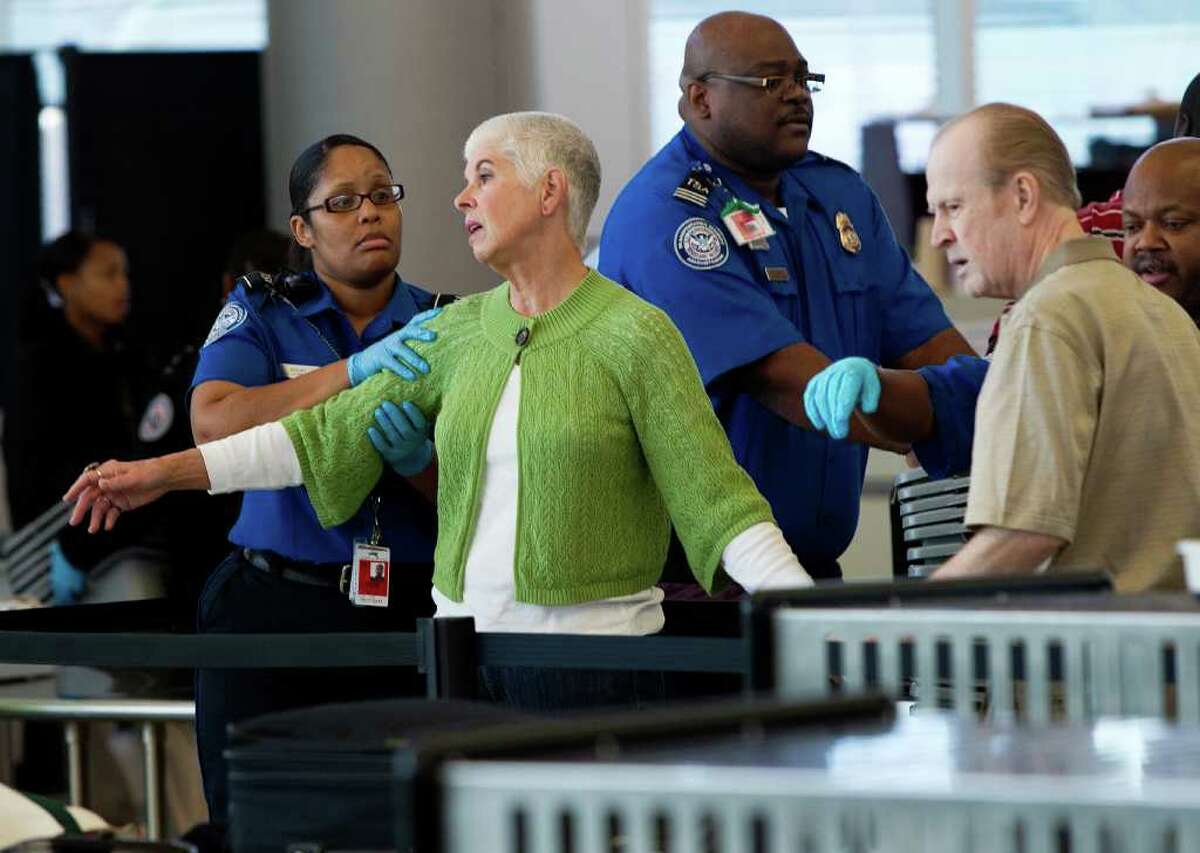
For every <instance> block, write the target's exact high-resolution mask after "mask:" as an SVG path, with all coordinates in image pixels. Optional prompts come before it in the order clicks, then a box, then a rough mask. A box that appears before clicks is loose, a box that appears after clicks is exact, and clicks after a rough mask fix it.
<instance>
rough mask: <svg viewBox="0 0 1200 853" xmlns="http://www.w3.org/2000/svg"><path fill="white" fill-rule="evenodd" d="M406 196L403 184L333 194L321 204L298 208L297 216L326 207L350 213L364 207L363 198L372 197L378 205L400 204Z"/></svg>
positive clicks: (330, 210) (326, 208)
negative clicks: (362, 191)
mask: <svg viewBox="0 0 1200 853" xmlns="http://www.w3.org/2000/svg"><path fill="white" fill-rule="evenodd" d="M402 198H404V185H403V184H387V185H385V186H382V187H376V188H375V189H373V190H371V191H370V192H368V193H338V194H337V195H331V196H330V197H329V198H327V199H325V201H323V202H321V203H320V204H316V205H313V206H312V207H306V208H305V209H304V210H297V211H296V215H297V216H303V215H304V214H306V213H312V212H313V211H314V210H320V209H322V208H324V209H325V210H328V211H329V212H330V213H350V212H351V211H354V210H358V209H359V208H360V207H362V204H363V199H370V200H371V204H373V205H375V206H376V207H383V206H384V205H387V204H398V203H399V202H400V199H402Z"/></svg>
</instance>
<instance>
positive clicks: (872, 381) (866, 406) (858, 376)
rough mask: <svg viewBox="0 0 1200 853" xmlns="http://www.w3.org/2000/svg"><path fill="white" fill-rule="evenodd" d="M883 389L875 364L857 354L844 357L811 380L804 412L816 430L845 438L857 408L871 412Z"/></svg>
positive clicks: (877, 405) (805, 393)
mask: <svg viewBox="0 0 1200 853" xmlns="http://www.w3.org/2000/svg"><path fill="white" fill-rule="evenodd" d="M880 391H881V386H880V383H879V371H878V370H876V368H875V365H874V364H872V363H871V362H869V361H867V359H865V358H859V357H858V356H854V357H851V358H843V359H841V360H839V361H835V362H834V363H833V364H831V365H829V366H828V367H826V368H825V369H824V370H822V371H821V372H820V373H818V374H817V375H816V376H814V377H813V378H812V379H810V380H809V381H808V385H807V386H806V387H805V389H804V413H805V414H806V415H808V419H809V421H811V422H812V425H813V429H815V430H818V431H825V432H828V433H829V435H830V437H831V438H838V439H841V438H845V437H846V436H847V435H849V434H850V417H851V416H852V415H853V414H854V411H855V410H856V409H861V410H862V411H863V412H865V413H866V414H868V415H869V414H871V413H873V412H874V411H875V410H876V409H878V408H879V394H880Z"/></svg>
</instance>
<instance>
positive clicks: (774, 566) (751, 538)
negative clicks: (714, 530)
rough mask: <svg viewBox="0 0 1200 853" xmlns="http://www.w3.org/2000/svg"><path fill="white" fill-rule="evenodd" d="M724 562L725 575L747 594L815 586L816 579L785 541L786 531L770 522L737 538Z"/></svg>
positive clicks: (725, 555) (754, 527)
mask: <svg viewBox="0 0 1200 853" xmlns="http://www.w3.org/2000/svg"><path fill="white" fill-rule="evenodd" d="M721 561H722V562H723V563H724V564H725V573H726V574H727V575H729V576H730V577H731V578H733V579H734V580H735V581H737V582H738V583H739V584H741V585H742V587H743V588H744V589H745V590H746V591H747V592H758V591H759V590H760V589H789V588H790V589H796V588H799V587H806V586H812V585H813V579H812V578H811V577H809V575H808V572H806V571H804V568H803V567H802V566H801V565H800V561H799V560H797V559H796V555H795V554H794V553H792V549H791V547H790V546H789V545H788V543H787V540H785V539H784V538H783V531H781V530H780V529H779V528H778V527H777V526H776V525H774V524H772V523H771V522H769V521H764V522H761V523H759V524H756V525H754V526H753V527H747V528H746V529H745V530H743V531H742V532H741V533H739V534H738V535H737V536H735V537H734V539H733V541H732V542H730V543H729V544H728V545H726V546H725V551H724V552H723V554H722V555H721Z"/></svg>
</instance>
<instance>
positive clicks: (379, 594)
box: [342, 495, 392, 607]
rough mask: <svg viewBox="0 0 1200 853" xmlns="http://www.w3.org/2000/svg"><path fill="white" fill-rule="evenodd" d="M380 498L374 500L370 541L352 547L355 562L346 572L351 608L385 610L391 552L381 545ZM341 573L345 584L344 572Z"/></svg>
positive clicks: (358, 542) (390, 575) (390, 574)
mask: <svg viewBox="0 0 1200 853" xmlns="http://www.w3.org/2000/svg"><path fill="white" fill-rule="evenodd" d="M379 503H380V498H379V496H378V495H376V496H375V501H374V521H373V524H372V527H371V539H370V541H368V542H363V541H361V540H360V541H356V542H355V543H354V559H353V562H351V564H350V565H349V566H348V567H347V568H348V569H349V575H350V578H349V581H350V589H349V590H348V593H347V594H348V595H349V596H350V601H351V603H352V604H356V605H358V606H359V607H387V606H388V587H389V586H390V585H391V580H392V549H391V548H389V547H387V546H386V545H384V544H383V531H382V529H381V528H380V526H379ZM342 572H343V578H342V580H343V583H344V582H345V574H346V569H343V570H342Z"/></svg>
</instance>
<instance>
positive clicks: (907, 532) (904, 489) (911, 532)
mask: <svg viewBox="0 0 1200 853" xmlns="http://www.w3.org/2000/svg"><path fill="white" fill-rule="evenodd" d="M970 485H971V478H970V477H969V476H961V477H947V478H945V479H942V480H931V479H930V478H929V475H928V474H926V473H925V472H924V471H923V470H922V469H920V468H915V469H913V470H912V471H906V472H905V473H903V474H900V475H898V476H897V477H896V480H895V485H894V488H893V490H892V496H893V497H892V501H893V515H892V520H893V524H895V523H896V522H897V521H899V526H898V528H896V530H894V532H893V533H894V535H893V541H894V547H895V548H896V549H897V554H896V555H895V560H894V562H895V563H896V566H897V568H898V569H900V568H902V569H903V571H898V572H897V573H898V574H904V575H906V576H908V577H910V578H923V577H928V576H929V575H930V574H931V573H932V572H933V571H934V569H936V568H937V567H938V566H940V565H942V563H944V562H946V560H948V559H949V558H950V557H952V556H953V555H954V554H956V553H958V551H959V549H960V548H962V546H963V543H964V542H966V541H967V539H968V538H969V537H970V533H969V532H968V531H967V528H966V526H965V525H964V524H963V520H964V518H965V517H966V513H967V490H968V489H969V488H970Z"/></svg>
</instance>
